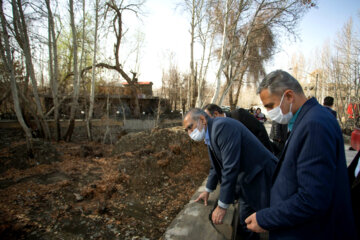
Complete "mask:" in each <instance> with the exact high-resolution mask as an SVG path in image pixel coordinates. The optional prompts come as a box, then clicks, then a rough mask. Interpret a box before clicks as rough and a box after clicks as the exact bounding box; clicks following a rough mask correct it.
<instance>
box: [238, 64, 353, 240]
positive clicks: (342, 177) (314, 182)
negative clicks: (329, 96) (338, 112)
mask: <svg viewBox="0 0 360 240" xmlns="http://www.w3.org/2000/svg"><path fill="white" fill-rule="evenodd" d="M257 93H258V94H260V99H261V101H262V102H263V105H264V107H265V108H266V109H267V111H268V114H269V117H270V118H271V119H272V120H273V121H276V122H278V123H281V124H286V123H287V124H288V128H289V130H290V135H289V137H288V139H287V141H286V144H285V147H284V151H283V153H282V155H281V158H280V159H279V163H278V165H277V167H276V170H275V172H274V175H273V181H272V187H271V192H270V207H269V208H264V209H261V210H259V211H257V212H256V213H253V214H252V215H250V216H249V217H248V218H247V219H246V220H245V222H246V224H247V227H248V229H250V230H252V231H254V232H264V231H269V239H270V240H272V239H276V240H282V239H283V240H288V239H292V240H304V239H305V240H307V239H308V240H309V239H324V240H325V239H327V240H328V239H330V240H335V239H336V240H337V239H338V240H343V239H347V240H355V239H357V236H356V230H355V224H354V216H353V212H352V207H351V199H350V187H349V177H348V172H347V167H346V160H345V150H344V141H343V136H342V132H341V129H340V126H339V124H338V122H337V120H336V119H335V118H334V116H333V115H332V114H331V113H330V112H329V111H328V110H326V109H325V108H324V107H322V106H321V105H320V104H319V103H318V102H317V101H316V99H315V98H311V99H307V98H306V96H305V94H304V92H303V89H302V87H301V85H300V84H299V82H298V81H297V80H296V79H295V78H294V77H293V76H291V75H290V74H289V73H287V72H285V71H282V70H277V71H274V72H271V73H269V74H268V75H266V76H265V78H264V79H263V80H262V82H261V83H260V85H259V87H258V90H257Z"/></svg>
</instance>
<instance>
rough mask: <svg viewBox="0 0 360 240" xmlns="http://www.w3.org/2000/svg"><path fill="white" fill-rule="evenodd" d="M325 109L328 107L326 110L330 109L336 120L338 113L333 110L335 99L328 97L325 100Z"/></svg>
mask: <svg viewBox="0 0 360 240" xmlns="http://www.w3.org/2000/svg"><path fill="white" fill-rule="evenodd" d="M323 106H324V107H326V109H328V110H329V111H330V112H331V113H332V114H333V115H334V116H335V118H336V111H335V110H333V106H334V98H333V97H330V96H327V97H325V98H324V104H323Z"/></svg>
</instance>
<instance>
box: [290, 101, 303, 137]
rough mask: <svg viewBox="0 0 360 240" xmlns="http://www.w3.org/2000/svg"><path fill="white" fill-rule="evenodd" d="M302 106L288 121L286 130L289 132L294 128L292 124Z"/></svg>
mask: <svg viewBox="0 0 360 240" xmlns="http://www.w3.org/2000/svg"><path fill="white" fill-rule="evenodd" d="M301 108H302V106H301V107H300V108H299V109H298V110H297V111H296V113H295V115H294V116H293V117H292V118H291V119H290V121H289V123H288V129H289V131H290V132H291V131H292V129H293V127H294V123H295V121H296V119H297V117H298V115H299V113H300V110H301Z"/></svg>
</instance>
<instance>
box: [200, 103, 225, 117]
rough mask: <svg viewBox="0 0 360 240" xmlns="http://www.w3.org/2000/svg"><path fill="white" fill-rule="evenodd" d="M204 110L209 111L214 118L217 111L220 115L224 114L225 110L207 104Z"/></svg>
mask: <svg viewBox="0 0 360 240" xmlns="http://www.w3.org/2000/svg"><path fill="white" fill-rule="evenodd" d="M203 110H204V111H205V110H208V112H209V113H210V115H211V116H212V117H213V116H214V112H215V111H217V112H218V113H220V114H222V113H223V110H222V109H221V107H219V106H218V105H216V104H212V103H210V104H206V105H205V106H204V107H203Z"/></svg>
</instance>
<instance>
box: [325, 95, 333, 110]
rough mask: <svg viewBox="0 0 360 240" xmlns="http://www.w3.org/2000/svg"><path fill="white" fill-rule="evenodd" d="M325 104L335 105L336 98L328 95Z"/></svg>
mask: <svg viewBox="0 0 360 240" xmlns="http://www.w3.org/2000/svg"><path fill="white" fill-rule="evenodd" d="M324 105H325V106H329V107H331V106H332V105H334V98H333V97H330V96H327V97H325V98H324Z"/></svg>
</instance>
